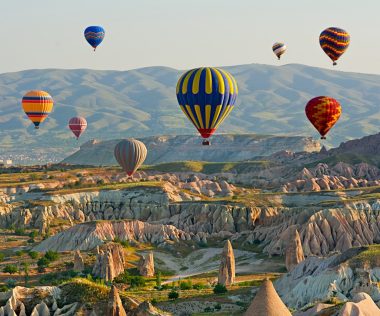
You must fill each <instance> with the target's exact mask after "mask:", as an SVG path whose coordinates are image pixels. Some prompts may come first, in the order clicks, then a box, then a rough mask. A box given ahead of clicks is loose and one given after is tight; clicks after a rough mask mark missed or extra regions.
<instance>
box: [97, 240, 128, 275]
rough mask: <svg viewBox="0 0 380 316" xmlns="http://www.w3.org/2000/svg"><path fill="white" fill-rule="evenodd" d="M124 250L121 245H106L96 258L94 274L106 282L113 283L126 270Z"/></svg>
mask: <svg viewBox="0 0 380 316" xmlns="http://www.w3.org/2000/svg"><path fill="white" fill-rule="evenodd" d="M125 263H126V262H125V258H124V249H123V247H122V246H121V245H120V244H115V243H110V244H106V245H105V246H104V247H103V248H102V249H101V250H100V253H99V254H98V255H97V256H96V261H95V265H94V267H93V269H92V273H93V274H94V275H95V276H96V277H99V278H101V279H104V280H105V281H112V280H113V279H114V278H116V277H117V276H118V275H119V274H120V273H123V272H124V268H125Z"/></svg>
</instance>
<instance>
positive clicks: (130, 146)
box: [114, 138, 147, 176]
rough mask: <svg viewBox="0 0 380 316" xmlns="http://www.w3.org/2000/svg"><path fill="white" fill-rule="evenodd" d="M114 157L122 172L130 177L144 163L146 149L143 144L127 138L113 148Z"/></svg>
mask: <svg viewBox="0 0 380 316" xmlns="http://www.w3.org/2000/svg"><path fill="white" fill-rule="evenodd" d="M114 155H115V158H116V161H117V162H118V163H119V165H120V166H121V167H122V168H123V170H124V171H125V172H126V173H127V174H128V175H129V176H132V175H133V174H134V173H135V172H136V171H137V169H138V168H139V167H140V166H141V165H142V164H143V162H144V161H145V158H146V155H147V149H146V147H145V145H144V143H143V142H140V141H138V140H136V139H133V138H127V139H123V140H122V141H121V142H119V143H118V144H117V145H116V146H115V150H114Z"/></svg>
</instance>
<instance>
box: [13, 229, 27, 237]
mask: <svg viewBox="0 0 380 316" xmlns="http://www.w3.org/2000/svg"><path fill="white" fill-rule="evenodd" d="M15 235H17V236H25V229H24V228H22V227H18V228H15Z"/></svg>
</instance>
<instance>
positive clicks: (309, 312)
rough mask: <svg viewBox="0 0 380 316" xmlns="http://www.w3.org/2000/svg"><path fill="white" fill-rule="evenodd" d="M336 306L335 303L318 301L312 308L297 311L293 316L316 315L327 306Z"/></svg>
mask: <svg viewBox="0 0 380 316" xmlns="http://www.w3.org/2000/svg"><path fill="white" fill-rule="evenodd" d="M332 306H334V305H333V304H323V303H317V304H315V305H314V306H313V307H312V308H309V309H307V310H306V311H304V312H296V313H295V314H294V315H293V316H315V315H318V313H319V312H320V311H322V310H324V309H326V308H329V307H332Z"/></svg>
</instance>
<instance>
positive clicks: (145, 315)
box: [128, 301, 171, 316]
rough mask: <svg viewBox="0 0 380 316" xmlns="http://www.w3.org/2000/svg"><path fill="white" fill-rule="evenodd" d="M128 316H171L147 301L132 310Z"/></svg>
mask: <svg viewBox="0 0 380 316" xmlns="http://www.w3.org/2000/svg"><path fill="white" fill-rule="evenodd" d="M128 315H130V316H169V315H171V314H168V313H164V312H162V311H160V310H158V309H157V308H155V307H153V305H152V304H151V303H150V302H148V301H145V302H143V303H141V304H140V305H139V306H138V307H137V308H136V309H134V310H132V311H131V312H130V313H129V314H128Z"/></svg>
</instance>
